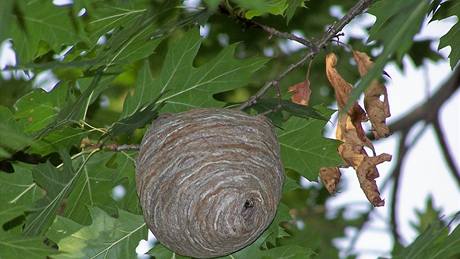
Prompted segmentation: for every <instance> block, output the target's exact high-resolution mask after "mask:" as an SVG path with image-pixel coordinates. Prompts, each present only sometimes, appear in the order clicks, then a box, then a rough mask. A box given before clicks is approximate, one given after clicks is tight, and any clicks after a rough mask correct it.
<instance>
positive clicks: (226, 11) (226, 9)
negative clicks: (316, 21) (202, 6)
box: [219, 3, 316, 49]
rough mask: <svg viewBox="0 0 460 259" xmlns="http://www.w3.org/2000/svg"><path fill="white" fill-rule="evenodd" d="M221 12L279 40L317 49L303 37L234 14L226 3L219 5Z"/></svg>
mask: <svg viewBox="0 0 460 259" xmlns="http://www.w3.org/2000/svg"><path fill="white" fill-rule="evenodd" d="M219 11H220V13H222V14H225V15H227V16H229V17H231V18H233V19H235V20H237V21H238V22H241V23H243V24H245V25H246V26H247V27H255V28H260V29H262V30H264V31H265V32H267V33H268V34H270V36H272V35H274V36H276V37H278V38H282V39H288V40H293V41H297V42H298V43H300V44H302V45H304V46H306V47H308V48H310V49H312V48H315V47H316V45H315V44H314V43H313V42H312V41H310V40H308V39H305V38H303V37H299V36H297V35H294V34H292V33H288V32H282V31H279V30H277V29H275V28H273V27H270V26H268V25H265V24H262V23H259V22H256V21H254V20H249V19H246V18H245V17H243V16H241V15H238V14H236V13H234V12H233V11H232V10H231V9H230V8H229V7H228V6H227V5H225V4H224V3H222V4H220V5H219Z"/></svg>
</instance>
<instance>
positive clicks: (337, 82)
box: [326, 53, 367, 122]
mask: <svg viewBox="0 0 460 259" xmlns="http://www.w3.org/2000/svg"><path fill="white" fill-rule="evenodd" d="M336 65H337V56H336V55H335V54H334V53H329V54H327V56H326V76H327V79H328V80H329V83H331V85H332V87H333V88H334V93H335V99H336V100H337V105H338V106H339V108H340V109H343V108H344V107H345V105H346V104H347V102H348V96H349V95H350V93H351V91H352V89H353V87H352V85H351V84H350V83H348V82H347V81H345V79H343V77H342V76H341V75H340V74H339V72H337V69H335V66H336ZM347 113H348V114H349V115H350V116H351V117H352V118H353V119H354V120H356V121H360V122H363V121H367V116H366V112H365V111H364V110H363V108H361V106H359V104H358V103H357V102H355V103H354V104H353V106H352V107H351V108H350V110H349V111H347Z"/></svg>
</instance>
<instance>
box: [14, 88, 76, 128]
mask: <svg viewBox="0 0 460 259" xmlns="http://www.w3.org/2000/svg"><path fill="white" fill-rule="evenodd" d="M68 99H69V96H68V90H67V88H66V87H65V86H64V85H57V86H56V87H54V88H53V90H51V91H50V92H46V91H45V90H43V89H35V90H34V91H32V92H30V93H27V94H26V95H24V96H22V97H21V98H19V99H18V100H17V101H16V103H15V104H14V108H15V113H14V116H15V118H17V119H19V120H20V121H22V122H23V124H24V130H25V131H26V132H36V131H39V130H41V129H43V128H44V127H46V126H47V125H48V124H50V123H51V122H53V121H54V120H55V118H56V116H57V114H58V113H59V111H60V110H61V109H62V108H63V107H64V106H65V105H66V104H67V101H68Z"/></svg>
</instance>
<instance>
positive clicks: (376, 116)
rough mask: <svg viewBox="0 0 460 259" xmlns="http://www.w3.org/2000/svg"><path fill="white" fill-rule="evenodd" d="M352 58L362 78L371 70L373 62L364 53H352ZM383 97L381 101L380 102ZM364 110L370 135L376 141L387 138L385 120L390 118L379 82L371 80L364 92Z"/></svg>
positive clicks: (382, 88)
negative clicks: (370, 128) (367, 117)
mask: <svg viewBox="0 0 460 259" xmlns="http://www.w3.org/2000/svg"><path fill="white" fill-rule="evenodd" d="M353 57H354V59H355V60H356V63H357V64H358V71H359V74H360V75H361V77H364V76H365V75H366V74H367V72H368V71H369V70H370V69H371V68H372V66H373V65H374V62H372V60H371V59H370V58H369V56H368V55H367V54H366V53H364V52H359V51H353ZM380 96H383V101H381V100H380ZM364 108H365V109H366V111H367V114H368V116H369V120H370V122H371V124H372V133H373V134H374V137H375V138H376V139H379V138H384V137H387V136H388V135H389V134H390V129H389V128H388V125H386V118H388V117H390V116H391V113H390V105H389V103H388V94H387V89H386V87H385V85H384V84H382V83H381V82H379V80H373V81H372V82H371V85H370V86H369V87H368V88H367V89H366V90H365V91H364Z"/></svg>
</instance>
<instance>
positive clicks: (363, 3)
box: [238, 0, 372, 110]
mask: <svg viewBox="0 0 460 259" xmlns="http://www.w3.org/2000/svg"><path fill="white" fill-rule="evenodd" d="M371 3H372V0H360V1H359V2H358V3H356V5H355V6H353V7H352V8H351V9H350V10H349V11H348V13H347V14H345V16H344V17H342V19H340V20H339V21H338V22H336V23H335V24H333V25H332V26H330V27H329V29H328V30H327V31H326V33H324V35H323V37H322V38H321V39H320V40H319V41H318V42H315V43H314V44H313V45H312V46H309V47H310V50H309V52H308V53H307V54H306V55H305V56H304V57H302V58H301V59H300V60H299V61H297V62H296V63H295V64H291V65H289V66H288V67H287V69H286V70H284V71H283V72H281V74H279V75H278V76H277V77H276V78H275V79H274V80H272V81H269V82H267V83H266V84H265V85H264V86H263V87H262V88H261V89H260V90H259V91H258V92H257V93H256V94H255V95H253V96H251V97H250V98H249V99H248V100H247V101H246V102H244V103H242V104H241V105H240V106H239V107H238V108H239V109H240V110H244V109H246V108H248V107H250V106H253V105H254V104H256V103H257V100H258V99H260V98H261V97H262V96H264V95H265V93H266V92H267V91H268V90H269V89H270V88H271V87H272V86H273V85H274V84H275V83H277V84H279V82H280V81H281V79H283V78H284V77H285V76H286V75H287V74H289V73H290V72H291V71H293V70H294V69H296V68H298V67H300V66H302V65H303V64H304V63H305V62H306V61H307V60H308V59H313V57H314V56H315V55H316V54H318V53H319V51H320V50H321V49H323V48H325V47H326V46H327V44H328V43H329V42H330V41H331V40H332V39H333V38H334V37H336V35H337V33H339V32H340V31H341V30H342V29H343V27H345V25H347V24H348V23H349V22H350V21H351V20H352V19H353V18H354V17H356V16H357V15H359V14H361V13H362V12H363V11H364V10H365V9H366V8H367V7H368V6H369V5H370V4H371ZM282 35H284V34H280V36H282ZM284 36H286V35H284ZM294 36H295V35H294ZM296 37H297V36H296Z"/></svg>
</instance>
